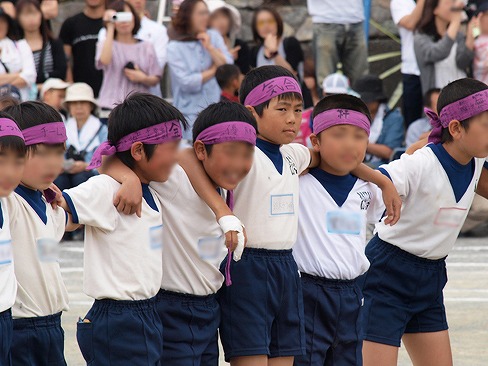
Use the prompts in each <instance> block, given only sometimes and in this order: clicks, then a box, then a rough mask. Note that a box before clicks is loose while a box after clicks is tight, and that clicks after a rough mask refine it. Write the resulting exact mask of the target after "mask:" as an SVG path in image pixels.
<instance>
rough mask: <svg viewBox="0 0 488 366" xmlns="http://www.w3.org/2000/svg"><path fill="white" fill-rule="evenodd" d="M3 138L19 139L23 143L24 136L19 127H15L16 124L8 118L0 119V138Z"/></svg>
mask: <svg viewBox="0 0 488 366" xmlns="http://www.w3.org/2000/svg"><path fill="white" fill-rule="evenodd" d="M5 136H15V137H20V138H21V139H22V140H24V141H25V139H24V135H23V134H22V131H21V130H20V128H19V126H17V123H15V122H14V121H12V120H11V119H10V118H0V137H5Z"/></svg>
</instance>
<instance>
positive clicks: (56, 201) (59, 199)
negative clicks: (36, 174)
mask: <svg viewBox="0 0 488 366" xmlns="http://www.w3.org/2000/svg"><path fill="white" fill-rule="evenodd" d="M49 189H50V190H52V191H53V192H54V193H56V198H55V199H54V201H52V202H51V207H52V208H53V210H55V209H56V208H58V206H59V207H61V202H62V201H63V200H64V199H63V192H61V190H60V189H59V188H58V186H57V185H56V184H54V183H53V184H51V185H50V186H49Z"/></svg>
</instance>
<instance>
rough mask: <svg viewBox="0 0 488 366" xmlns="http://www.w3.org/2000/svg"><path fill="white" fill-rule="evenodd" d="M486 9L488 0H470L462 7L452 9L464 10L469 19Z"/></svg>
mask: <svg viewBox="0 0 488 366" xmlns="http://www.w3.org/2000/svg"><path fill="white" fill-rule="evenodd" d="M486 10H488V0H469V1H468V2H467V4H466V5H465V6H464V7H462V8H456V7H452V8H451V11H464V12H465V13H466V16H467V17H468V20H470V19H471V18H472V17H474V16H475V15H478V13H480V12H482V11H486Z"/></svg>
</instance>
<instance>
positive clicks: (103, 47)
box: [95, 1, 162, 111]
mask: <svg viewBox="0 0 488 366" xmlns="http://www.w3.org/2000/svg"><path fill="white" fill-rule="evenodd" d="M103 19H104V21H105V23H106V25H105V26H106V28H107V36H106V39H105V40H104V41H103V42H99V43H98V44H97V53H96V56H95V62H96V67H97V68H99V69H101V70H103V83H102V87H101V89H100V94H99V96H98V104H99V105H100V107H101V108H102V110H106V111H108V110H111V109H113V108H114V105H115V104H116V103H120V102H122V101H123V100H124V99H125V97H126V96H127V95H128V94H129V93H130V92H133V91H136V92H146V93H149V92H150V87H152V86H154V85H156V84H158V83H159V80H160V78H161V74H162V70H161V68H160V66H159V64H158V59H157V56H156V51H155V50H154V46H153V45H152V44H151V43H150V42H144V41H140V40H138V39H137V38H135V35H136V34H137V31H138V30H139V27H140V20H139V16H138V15H137V13H136V11H135V10H134V8H133V7H132V5H130V4H129V3H128V2H127V1H116V2H114V3H112V4H111V5H110V7H109V9H108V10H107V11H106V12H105V15H104V18H103Z"/></svg>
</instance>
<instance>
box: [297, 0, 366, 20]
mask: <svg viewBox="0 0 488 366" xmlns="http://www.w3.org/2000/svg"><path fill="white" fill-rule="evenodd" d="M307 5H308V13H309V14H310V15H311V16H312V21H313V22H314V23H331V24H356V23H360V22H362V21H363V20H364V5H363V0H341V1H338V0H307Z"/></svg>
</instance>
